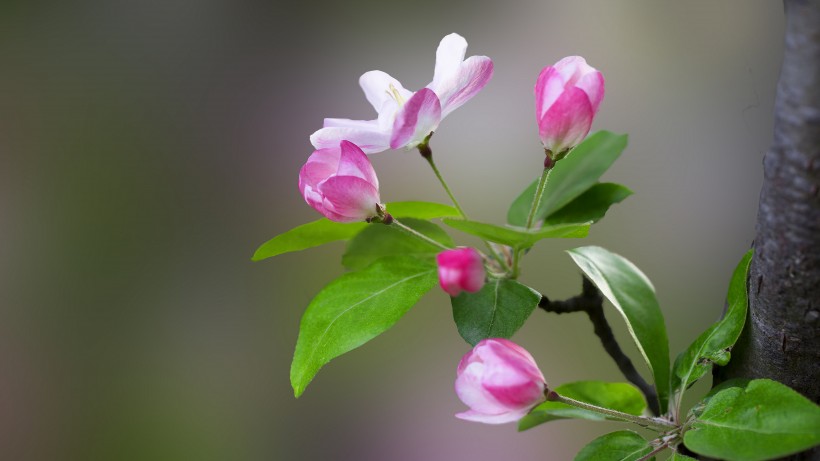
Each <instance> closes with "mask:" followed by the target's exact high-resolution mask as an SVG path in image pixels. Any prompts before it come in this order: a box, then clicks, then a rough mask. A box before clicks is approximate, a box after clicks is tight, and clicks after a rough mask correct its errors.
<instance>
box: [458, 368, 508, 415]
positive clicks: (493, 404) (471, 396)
mask: <svg viewBox="0 0 820 461" xmlns="http://www.w3.org/2000/svg"><path fill="white" fill-rule="evenodd" d="M484 367H485V365H484V364H483V363H481V362H473V363H470V364H469V365H467V367H466V368H465V369H464V372H463V373H461V374H460V375H458V377H457V378H456V383H455V390H456V395H458V398H459V399H460V400H461V401H462V402H464V404H465V405H467V406H468V407H470V408H471V409H473V410H475V411H479V412H481V413H486V414H499V413H503V412H505V411H507V410H508V408H507V407H506V406H504V405H502V404H500V403H499V402H498V401H497V400H496V399H495V398H493V396H492V395H490V394H489V393H488V392H487V391H486V390H485V389H484V386H483V382H482V376H483V374H484V373H485V372H484Z"/></svg>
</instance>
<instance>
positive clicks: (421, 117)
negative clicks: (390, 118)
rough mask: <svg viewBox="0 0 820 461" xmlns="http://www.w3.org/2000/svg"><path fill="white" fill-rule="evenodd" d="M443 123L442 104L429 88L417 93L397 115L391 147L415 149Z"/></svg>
mask: <svg viewBox="0 0 820 461" xmlns="http://www.w3.org/2000/svg"><path fill="white" fill-rule="evenodd" d="M440 121H441V103H440V102H439V99H438V96H436V93H434V92H433V90H431V89H429V88H422V89H421V90H419V91H417V92H416V94H414V95H413V97H411V98H410V100H408V101H407V103H405V104H404V106H402V107H401V109H399V112H398V113H397V114H396V120H395V121H394V122H393V134H392V136H391V138H390V147H391V148H393V149H398V148H399V147H405V146H406V147H414V146H416V145H418V144H419V143H420V142H422V141H424V138H425V137H427V135H429V134H430V132H432V131H434V130H435V129H436V128H438V124H439V122H440Z"/></svg>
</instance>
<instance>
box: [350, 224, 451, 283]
mask: <svg viewBox="0 0 820 461" xmlns="http://www.w3.org/2000/svg"><path fill="white" fill-rule="evenodd" d="M401 222H402V224H404V225H406V226H408V227H410V228H412V229H414V230H416V231H418V232H420V233H422V234H424V235H426V236H428V237H430V238H431V239H433V240H435V241H437V242H439V243H441V244H443V245H445V246H449V247H453V246H454V245H455V244H454V243H453V239H452V238H451V237H450V236H449V235H447V233H446V232H444V231H443V230H442V229H441V228H440V227H439V226H437V225H435V224H433V223H431V222H429V221H423V220H420V219H413V218H402V220H401ZM441 251H442V250H441V248H440V247H438V246H435V245H433V244H432V243H428V242H425V241H424V240H422V239H420V238H418V237H415V236H412V235H410V234H408V233H407V232H405V231H403V230H401V229H400V228H398V227H396V226H385V225H381V226H377V225H374V226H370V227H368V228H366V229H364V230H363V231H361V232H359V234H358V235H356V237H354V238H353V240H351V241H350V243H348V245H347V251H345V254H344V255H342V265H344V266H345V267H346V268H348V269H354V270H357V269H362V268H364V267H366V266H368V265H369V264H371V263H372V262H373V261H375V260H377V259H379V258H384V257H386V256H401V255H415V256H417V257H420V258H423V259H427V260H430V262H431V263H432V262H434V258H435V256H436V254H438V253H439V252H441Z"/></svg>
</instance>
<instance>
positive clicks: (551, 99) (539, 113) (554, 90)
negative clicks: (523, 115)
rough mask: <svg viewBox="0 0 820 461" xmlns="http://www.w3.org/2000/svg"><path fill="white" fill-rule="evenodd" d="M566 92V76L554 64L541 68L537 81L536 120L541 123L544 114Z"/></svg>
mask: <svg viewBox="0 0 820 461" xmlns="http://www.w3.org/2000/svg"><path fill="white" fill-rule="evenodd" d="M563 92H564V78H563V77H562V76H561V74H560V72H558V70H557V69H555V67H553V66H547V67H544V68H543V69H541V73H540V74H538V79H537V80H536V81H535V120H536V122H538V123H540V122H541V119H542V118H544V114H545V113H546V112H547V110H549V108H550V106H552V104H553V103H555V100H556V99H558V97H559V96H561V93H563Z"/></svg>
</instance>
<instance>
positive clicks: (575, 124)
mask: <svg viewBox="0 0 820 461" xmlns="http://www.w3.org/2000/svg"><path fill="white" fill-rule="evenodd" d="M603 99H604V77H603V75H601V73H600V72H599V71H597V70H595V69H594V68H593V67H591V66H589V65H588V64H587V62H586V61H585V60H584V58H582V57H580V56H568V57H566V58H564V59H562V60H560V61H558V62H557V63H555V64H554V65H552V66H547V67H545V68H544V69H543V70H541V74H540V75H539V76H538V80H537V81H536V83H535V118H536V121H537V122H538V134H539V136H540V137H541V142H542V143H543V144H544V148H546V149H547V150H549V151H550V152H551V153H552V154H554V155H560V154H561V153H562V152H564V151H565V150H567V149H569V148H572V147H575V146H577V145H578V144H579V143H580V142H581V141H583V140H584V138H585V137H586V135H587V133H589V129H590V128H591V127H592V119H593V118H595V114H596V113H597V112H598V107H599V106H600V105H601V100H603Z"/></svg>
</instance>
